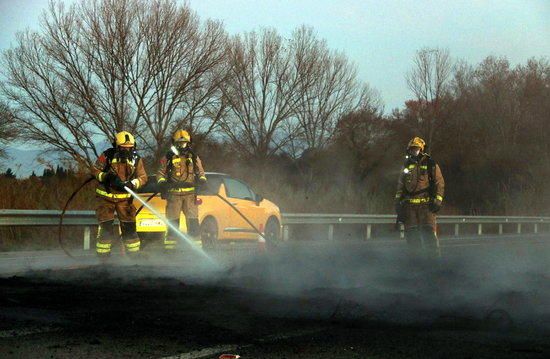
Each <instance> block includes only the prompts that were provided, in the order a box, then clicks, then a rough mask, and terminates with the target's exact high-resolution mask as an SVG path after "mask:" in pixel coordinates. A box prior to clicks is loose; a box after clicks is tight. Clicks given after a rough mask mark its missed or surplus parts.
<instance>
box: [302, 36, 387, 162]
mask: <svg viewBox="0 0 550 359" xmlns="http://www.w3.org/2000/svg"><path fill="white" fill-rule="evenodd" d="M291 48H292V51H293V54H294V57H295V61H296V62H297V63H303V64H304V65H302V66H301V68H302V69H303V70H302V71H300V73H299V77H300V81H301V83H302V86H301V91H300V92H299V93H298V96H299V100H298V101H297V104H296V108H295V113H296V117H297V120H298V123H299V129H300V131H299V132H298V133H299V134H300V136H294V141H292V146H293V151H292V152H293V153H294V154H298V155H299V154H300V153H301V152H302V151H303V150H305V149H309V150H312V149H315V150H318V149H322V148H324V147H326V146H327V144H328V143H329V141H330V140H331V138H332V136H333V134H334V129H335V126H336V123H337V122H338V120H339V119H340V118H341V117H342V116H343V115H344V114H347V113H350V112H354V111H358V110H362V109H367V108H380V107H381V101H380V97H379V96H378V94H377V92H376V91H374V90H372V89H371V88H370V87H369V86H368V85H367V84H362V83H361V82H360V81H359V80H358V78H357V68H356V67H355V66H354V64H352V63H350V62H349V60H348V59H347V57H346V56H345V55H344V54H342V53H339V52H336V51H331V50H330V49H329V48H328V47H327V44H326V42H325V41H324V40H319V39H318V38H317V37H316V35H315V33H314V31H313V29H311V28H308V27H301V28H299V29H297V30H296V31H295V32H294V34H293V38H292V41H291Z"/></svg>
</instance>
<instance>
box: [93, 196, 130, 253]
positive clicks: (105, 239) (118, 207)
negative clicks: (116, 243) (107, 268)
mask: <svg viewBox="0 0 550 359" xmlns="http://www.w3.org/2000/svg"><path fill="white" fill-rule="evenodd" d="M99 201H100V203H99V205H98V206H97V209H96V216H97V220H98V222H99V228H98V231H97V242H96V253H97V254H98V255H99V256H100V257H105V256H109V255H110V254H111V247H112V244H113V240H114V239H115V238H118V233H116V234H115V229H114V227H113V223H114V219H115V212H116V213H117V216H118V220H119V221H120V232H121V233H122V240H123V241H124V245H125V247H126V252H127V254H128V255H130V256H133V255H135V254H137V253H138V252H139V248H140V240H139V237H138V235H137V232H136V207H135V206H134V205H133V203H132V200H131V199H130V200H124V201H111V200H108V199H99Z"/></svg>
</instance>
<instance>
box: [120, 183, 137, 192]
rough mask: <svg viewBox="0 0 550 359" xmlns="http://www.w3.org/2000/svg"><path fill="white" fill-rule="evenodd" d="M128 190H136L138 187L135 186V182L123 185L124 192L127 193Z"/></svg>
mask: <svg viewBox="0 0 550 359" xmlns="http://www.w3.org/2000/svg"><path fill="white" fill-rule="evenodd" d="M126 188H129V189H131V190H132V191H134V190H135V189H136V186H135V185H134V182H132V181H124V182H123V185H122V190H123V191H125V190H126Z"/></svg>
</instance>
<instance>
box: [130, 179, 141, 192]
mask: <svg viewBox="0 0 550 359" xmlns="http://www.w3.org/2000/svg"><path fill="white" fill-rule="evenodd" d="M130 183H131V184H132V187H133V188H134V189H138V188H139V179H137V178H134V179H133V180H131V181H130Z"/></svg>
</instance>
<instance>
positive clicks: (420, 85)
mask: <svg viewBox="0 0 550 359" xmlns="http://www.w3.org/2000/svg"><path fill="white" fill-rule="evenodd" d="M452 68H453V64H452V61H451V57H450V55H449V51H448V50H446V49H438V48H436V49H429V48H423V49H421V50H419V51H417V53H416V56H415V58H414V66H413V68H412V69H411V70H410V71H409V72H408V73H407V75H406V80H407V85H408V87H409V89H410V90H411V91H412V92H413V93H414V95H415V96H416V99H417V101H418V102H419V103H420V104H421V106H420V109H419V111H420V112H419V113H418V114H417V116H418V118H419V119H420V120H421V122H422V123H420V126H419V127H420V128H419V130H421V131H422V132H423V136H424V137H425V138H426V139H427V140H428V146H431V145H432V143H433V139H434V135H435V132H436V130H437V128H438V126H439V124H440V122H441V121H442V119H441V118H440V115H441V111H442V104H443V99H444V98H445V96H446V94H447V93H448V87H449V82H450V78H451V73H452Z"/></svg>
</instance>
